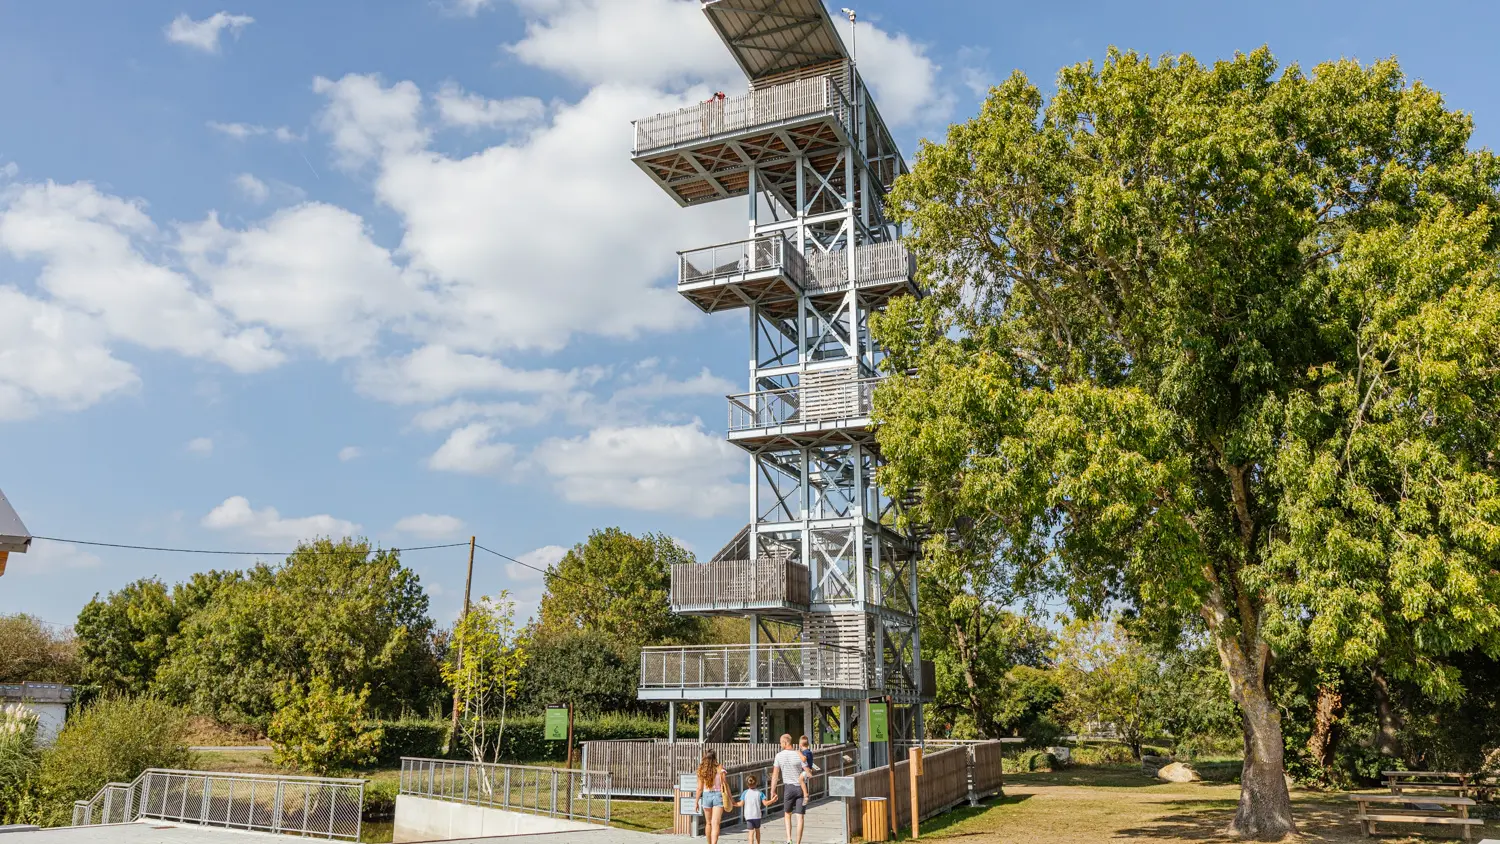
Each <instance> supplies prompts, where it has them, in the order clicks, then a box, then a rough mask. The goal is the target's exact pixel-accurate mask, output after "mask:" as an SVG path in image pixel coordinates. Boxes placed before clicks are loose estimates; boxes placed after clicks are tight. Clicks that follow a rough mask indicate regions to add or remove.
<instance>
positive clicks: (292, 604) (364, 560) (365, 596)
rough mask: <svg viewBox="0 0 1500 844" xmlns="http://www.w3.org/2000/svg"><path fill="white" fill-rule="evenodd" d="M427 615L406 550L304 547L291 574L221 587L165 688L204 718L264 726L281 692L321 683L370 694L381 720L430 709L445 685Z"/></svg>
mask: <svg viewBox="0 0 1500 844" xmlns="http://www.w3.org/2000/svg"><path fill="white" fill-rule="evenodd" d="M427 607H428V599H427V594H426V593H425V592H424V591H423V590H422V585H421V582H420V579H419V578H418V577H417V575H416V573H415V572H413V571H411V570H410V569H408V568H406V567H405V566H403V565H402V564H401V560H400V557H399V555H398V553H397V552H395V551H391V550H375V549H372V548H371V547H370V545H369V544H368V543H366V542H363V541H355V540H350V539H343V540H340V541H337V542H335V541H332V540H328V539H319V540H316V541H313V542H307V543H303V544H301V545H299V546H298V548H297V550H296V551H295V552H293V553H292V554H291V556H289V557H287V559H286V560H285V562H283V563H282V564H281V565H279V566H275V567H272V566H269V565H264V564H262V565H258V566H256V567H254V568H252V569H250V570H249V571H248V572H246V573H245V574H244V576H243V577H239V578H236V579H233V580H229V581H227V582H225V583H223V584H222V585H220V586H219V587H218V588H217V589H215V590H213V591H212V594H211V595H209V596H208V597H207V599H206V602H205V603H204V605H203V607H202V609H200V610H198V611H197V612H194V613H192V614H190V615H189V616H187V618H185V620H184V621H183V622H182V625H181V628H180V630H179V631H178V633H177V635H176V637H175V638H174V639H173V641H172V647H171V653H170V656H169V657H168V659H167V660H166V661H165V662H164V663H163V664H162V666H161V668H160V670H159V673H158V678H157V679H158V686H157V688H160V689H162V690H163V691H164V692H166V693H168V694H170V695H172V696H174V697H176V698H177V699H180V700H182V701H184V702H187V703H189V704H191V705H192V707H193V709H194V710H195V711H198V712H203V713H205V714H211V715H214V716H216V717H218V718H220V719H222V720H225V721H230V722H235V723H252V724H256V725H258V726H261V727H264V726H266V725H267V723H268V721H269V718H270V716H271V714H272V712H273V711H274V709H275V705H274V694H275V691H276V689H277V688H278V687H280V686H281V684H283V683H286V682H293V683H300V684H302V685H304V686H305V685H307V684H308V683H310V682H311V681H312V679H313V678H314V677H323V678H325V679H327V680H328V681H329V682H330V683H331V684H332V686H333V687H334V688H335V689H339V690H345V691H355V690H363V689H365V688H366V687H368V688H369V699H368V702H369V706H370V708H371V710H372V711H374V712H375V713H377V714H389V715H394V714H397V713H399V712H400V711H402V710H403V709H406V708H410V709H420V708H422V706H423V705H424V704H427V703H430V702H432V695H433V693H434V692H435V691H436V690H437V689H438V688H439V686H440V679H439V673H438V664H437V658H436V655H435V654H434V653H433V649H432V642H431V633H432V626H433V624H432V619H431V618H429V617H428V615H427Z"/></svg>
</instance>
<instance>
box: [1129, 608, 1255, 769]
mask: <svg viewBox="0 0 1500 844" xmlns="http://www.w3.org/2000/svg"><path fill="white" fill-rule="evenodd" d="M1143 705H1144V707H1145V711H1146V722H1147V723H1146V731H1147V733H1148V734H1149V735H1152V736H1156V735H1163V734H1165V735H1168V736H1171V737H1172V738H1173V739H1174V740H1175V741H1176V744H1177V748H1178V750H1179V752H1189V753H1195V752H1206V751H1211V750H1213V749H1215V748H1223V747H1224V743H1225V741H1226V740H1229V741H1230V742H1231V743H1237V742H1239V741H1240V740H1241V736H1240V715H1239V711H1238V710H1237V709H1235V705H1234V698H1233V697H1232V696H1231V695H1230V692H1229V678H1228V677H1227V676H1226V675H1225V674H1224V668H1223V666H1222V665H1220V664H1219V655H1218V654H1217V653H1214V650H1213V648H1212V646H1211V645H1209V644H1208V643H1207V642H1205V641H1204V640H1203V637H1201V636H1187V637H1184V641H1183V642H1182V644H1181V646H1180V647H1177V648H1173V649H1171V650H1169V651H1168V652H1167V653H1166V654H1165V655H1164V656H1160V655H1158V656H1155V657H1154V659H1153V662H1152V667H1151V677H1150V679H1149V680H1148V682H1147V683H1146V688H1145V693H1144V701H1143Z"/></svg>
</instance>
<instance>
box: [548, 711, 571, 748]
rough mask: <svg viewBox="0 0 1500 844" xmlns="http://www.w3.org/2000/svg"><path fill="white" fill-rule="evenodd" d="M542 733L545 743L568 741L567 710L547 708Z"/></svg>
mask: <svg viewBox="0 0 1500 844" xmlns="http://www.w3.org/2000/svg"><path fill="white" fill-rule="evenodd" d="M544 732H545V735H546V738H547V741H567V740H568V708H567V707H566V706H549V707H547V720H546V722H545V730H544Z"/></svg>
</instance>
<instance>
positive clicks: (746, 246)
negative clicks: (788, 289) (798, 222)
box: [677, 235, 808, 285]
mask: <svg viewBox="0 0 1500 844" xmlns="http://www.w3.org/2000/svg"><path fill="white" fill-rule="evenodd" d="M767 270H781V271H782V272H784V273H785V274H786V275H787V277H789V278H791V279H792V281H795V282H797V284H799V285H802V284H805V283H806V282H807V279H808V269H807V261H806V259H804V258H803V257H802V253H800V252H798V251H797V250H796V249H794V248H792V245H791V243H790V242H788V241H787V239H786V238H785V237H782V236H781V235H768V236H766V237H756V238H751V239H749V240H736V241H732V242H730V243H720V244H716V245H714V246H704V247H701V248H698V249H688V250H684V251H682V252H678V253H677V283H678V285H684V284H697V283H698V282H703V281H729V280H732V279H737V278H743V277H745V276H747V275H750V274H752V273H759V272H765V271H767Z"/></svg>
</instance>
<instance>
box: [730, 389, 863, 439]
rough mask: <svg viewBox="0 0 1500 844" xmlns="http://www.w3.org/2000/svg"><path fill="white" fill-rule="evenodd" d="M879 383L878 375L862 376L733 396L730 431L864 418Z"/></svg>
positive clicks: (731, 397) (731, 400)
mask: <svg viewBox="0 0 1500 844" xmlns="http://www.w3.org/2000/svg"><path fill="white" fill-rule="evenodd" d="M878 383H880V379H879V378H861V379H850V380H846V381H838V382H834V383H817V384H802V385H800V386H796V387H787V388H785V389H781V390H761V391H759V392H754V393H741V394H739V395H734V396H730V397H729V430H730V431H747V430H753V429H755V428H771V427H775V426H777V425H795V424H800V423H804V422H823V421H831V420H836V419H859V418H863V417H865V416H869V415H870V400H871V397H872V396H874V394H875V385H876V384H878Z"/></svg>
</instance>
